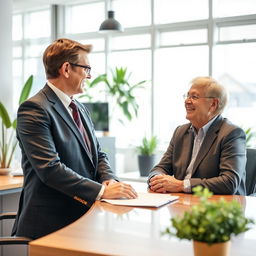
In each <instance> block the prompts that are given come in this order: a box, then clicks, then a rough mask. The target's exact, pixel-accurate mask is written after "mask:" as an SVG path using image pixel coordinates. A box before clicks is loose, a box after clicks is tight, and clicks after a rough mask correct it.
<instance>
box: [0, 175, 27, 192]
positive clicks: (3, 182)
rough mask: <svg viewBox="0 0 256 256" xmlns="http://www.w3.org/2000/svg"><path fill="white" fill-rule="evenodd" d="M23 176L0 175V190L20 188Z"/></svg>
mask: <svg viewBox="0 0 256 256" xmlns="http://www.w3.org/2000/svg"><path fill="white" fill-rule="evenodd" d="M22 185H23V176H17V177H14V176H11V175H0V191H3V190H8V189H15V188H21V187H22Z"/></svg>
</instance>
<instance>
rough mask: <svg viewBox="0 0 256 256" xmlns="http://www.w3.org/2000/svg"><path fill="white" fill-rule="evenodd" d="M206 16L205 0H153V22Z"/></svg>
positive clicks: (206, 4) (197, 18) (176, 20)
mask: <svg viewBox="0 0 256 256" xmlns="http://www.w3.org/2000/svg"><path fill="white" fill-rule="evenodd" d="M207 18H208V1H206V0H171V1H170V0H155V23H157V24H163V23H171V22H178V21H190V20H200V19H207Z"/></svg>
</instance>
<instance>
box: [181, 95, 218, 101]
mask: <svg viewBox="0 0 256 256" xmlns="http://www.w3.org/2000/svg"><path fill="white" fill-rule="evenodd" d="M201 98H202V99H214V98H216V97H211V96H209V97H200V96H196V95H189V94H183V99H184V100H187V99H189V100H192V101H196V100H199V99H201Z"/></svg>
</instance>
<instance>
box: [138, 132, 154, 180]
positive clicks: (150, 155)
mask: <svg viewBox="0 0 256 256" xmlns="http://www.w3.org/2000/svg"><path fill="white" fill-rule="evenodd" d="M156 148H157V137H156V136H152V137H151V138H149V139H147V138H146V137H144V138H143V139H142V144H141V145H140V146H138V147H137V150H138V151H139V155H138V163H139V170H140V176H148V173H149V171H150V170H151V169H152V167H153V166H154V164H155V151H156Z"/></svg>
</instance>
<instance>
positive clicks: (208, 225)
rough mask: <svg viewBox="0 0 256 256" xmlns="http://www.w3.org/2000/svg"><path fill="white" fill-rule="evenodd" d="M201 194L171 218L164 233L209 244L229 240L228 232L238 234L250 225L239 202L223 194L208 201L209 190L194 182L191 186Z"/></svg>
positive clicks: (250, 221)
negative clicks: (228, 200) (226, 197)
mask: <svg viewBox="0 0 256 256" xmlns="http://www.w3.org/2000/svg"><path fill="white" fill-rule="evenodd" d="M193 191H194V192H195V196H199V197H200V201H199V203H198V204H197V205H194V206H193V207H192V209H191V211H187V212H185V213H184V215H183V216H176V217H173V218H171V223H172V227H170V228H169V227H168V228H167V229H166V230H165V231H164V232H163V233H164V234H169V235H175V236H177V237H179V238H180V239H188V240H195V241H199V242H205V243H208V244H209V245H210V244H213V243H220V242H226V241H229V240H230V238H231V235H238V234H240V233H242V232H245V231H247V230H248V229H250V224H252V223H254V221H253V220H252V219H249V218H246V217H245V216H244V214H243V210H242V207H241V205H240V204H239V203H238V202H237V201H235V200H233V201H231V202H227V201H226V200H224V199H223V198H221V199H220V200H219V201H211V200H209V198H210V197H211V196H212V193H211V192H210V191H209V190H208V189H207V188H204V189H203V188H202V187H201V186H197V187H196V188H194V189H193Z"/></svg>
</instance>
